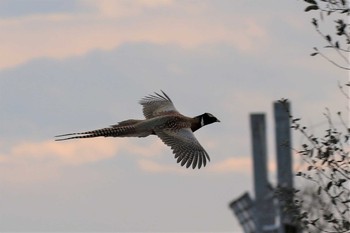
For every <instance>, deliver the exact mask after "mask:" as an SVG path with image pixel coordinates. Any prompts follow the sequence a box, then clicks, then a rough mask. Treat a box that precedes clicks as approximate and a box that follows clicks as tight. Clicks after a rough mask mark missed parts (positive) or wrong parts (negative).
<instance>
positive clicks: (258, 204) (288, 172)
mask: <svg viewBox="0 0 350 233" xmlns="http://www.w3.org/2000/svg"><path fill="white" fill-rule="evenodd" d="M289 108H290V104H289V103H288V102H286V103H283V104H282V103H280V102H275V103H274V120H275V135H276V161H277V186H278V187H283V188H291V189H292V188H293V171H292V153H291V130H290V117H289V115H290V114H289V111H290V110H289ZM250 128H251V141H252V153H253V170H254V192H255V200H251V198H250V196H249V194H247V193H245V194H244V195H242V196H241V197H239V198H238V199H236V200H234V201H232V202H231V203H230V208H231V209H232V210H233V211H234V213H235V215H236V216H237V218H238V220H239V222H240V223H241V225H242V227H243V230H244V232H245V233H296V232H298V231H297V228H296V227H295V226H293V225H292V224H291V218H290V216H288V215H287V214H285V213H284V205H285V203H283V202H281V201H279V200H277V199H276V198H275V196H274V188H273V187H272V186H271V185H270V183H269V181H268V172H267V171H268V169H267V164H268V162H267V142H266V141H267V138H266V122H265V114H264V113H255V114H251V115H250ZM291 195H293V192H291ZM253 225H254V226H253Z"/></svg>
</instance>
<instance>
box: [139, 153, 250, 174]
mask: <svg viewBox="0 0 350 233" xmlns="http://www.w3.org/2000/svg"><path fill="white" fill-rule="evenodd" d="M251 163H252V161H251V158H250V157H232V158H228V159H224V160H222V161H219V162H215V163H214V162H209V163H208V164H207V166H206V167H204V168H201V171H203V172H206V173H243V174H248V175H250V174H251V173H252V164H251ZM138 165H139V167H140V168H141V169H142V170H144V171H147V172H151V173H177V174H185V175H186V174H192V173H191V171H192V169H186V168H185V167H181V166H180V165H179V164H175V163H174V164H172V165H168V164H161V163H159V162H156V161H154V160H150V159H140V160H139V161H138Z"/></svg>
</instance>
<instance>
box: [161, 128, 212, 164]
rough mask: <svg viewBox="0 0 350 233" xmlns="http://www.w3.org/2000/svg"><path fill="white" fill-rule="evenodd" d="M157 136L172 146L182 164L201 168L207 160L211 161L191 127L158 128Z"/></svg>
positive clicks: (178, 161)
mask: <svg viewBox="0 0 350 233" xmlns="http://www.w3.org/2000/svg"><path fill="white" fill-rule="evenodd" d="M155 133H156V134H157V136H158V137H159V138H160V139H161V140H162V141H163V142H164V143H165V144H166V145H168V146H170V147H171V149H172V150H173V153H174V154H175V158H177V163H180V164H181V166H184V165H186V167H187V168H188V167H190V166H191V165H192V168H193V169H194V168H196V167H198V169H199V168H201V166H202V164H203V166H205V165H206V162H207V160H208V161H210V158H209V155H208V153H207V152H206V151H205V150H204V148H203V147H202V146H201V145H200V143H199V142H198V140H197V139H196V137H195V136H194V134H193V132H192V131H191V129H190V128H182V129H179V130H176V131H175V130H170V129H167V130H156V131H155Z"/></svg>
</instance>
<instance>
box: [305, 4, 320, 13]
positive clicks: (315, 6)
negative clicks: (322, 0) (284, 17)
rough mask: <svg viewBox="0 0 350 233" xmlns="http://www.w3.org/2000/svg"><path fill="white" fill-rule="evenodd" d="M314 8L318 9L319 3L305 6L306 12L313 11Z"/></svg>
mask: <svg viewBox="0 0 350 233" xmlns="http://www.w3.org/2000/svg"><path fill="white" fill-rule="evenodd" d="M312 10H318V6H317V5H310V6H308V7H306V8H305V12H308V11H312Z"/></svg>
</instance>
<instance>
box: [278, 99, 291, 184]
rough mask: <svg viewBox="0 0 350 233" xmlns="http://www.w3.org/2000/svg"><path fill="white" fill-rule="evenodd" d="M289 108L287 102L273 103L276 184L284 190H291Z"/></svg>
mask: <svg viewBox="0 0 350 233" xmlns="http://www.w3.org/2000/svg"><path fill="white" fill-rule="evenodd" d="M289 106H290V104H289V102H285V103H283V104H282V103H280V102H275V103H274V113H275V135H276V156H277V183H278V185H279V186H282V187H285V188H293V172H292V153H291V152H292V151H291V131H290V119H289V115H290V114H289V111H290V110H289V108H290V107H289Z"/></svg>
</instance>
